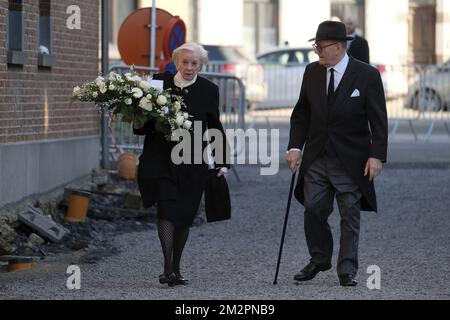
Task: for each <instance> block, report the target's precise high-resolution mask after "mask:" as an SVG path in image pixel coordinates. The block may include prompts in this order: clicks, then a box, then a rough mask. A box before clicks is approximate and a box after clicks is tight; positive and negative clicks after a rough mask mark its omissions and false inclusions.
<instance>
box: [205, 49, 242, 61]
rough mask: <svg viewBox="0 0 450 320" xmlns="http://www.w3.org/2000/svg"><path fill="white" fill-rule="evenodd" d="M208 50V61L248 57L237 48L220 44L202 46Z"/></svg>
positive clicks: (236, 59) (234, 59)
mask: <svg viewBox="0 0 450 320" xmlns="http://www.w3.org/2000/svg"><path fill="white" fill-rule="evenodd" d="M203 47H204V48H205V50H206V51H208V60H209V61H235V62H236V61H248V60H249V59H248V58H247V57H246V56H244V55H243V54H242V53H241V52H240V51H239V50H238V49H236V48H233V47H221V46H211V45H205V46H203Z"/></svg>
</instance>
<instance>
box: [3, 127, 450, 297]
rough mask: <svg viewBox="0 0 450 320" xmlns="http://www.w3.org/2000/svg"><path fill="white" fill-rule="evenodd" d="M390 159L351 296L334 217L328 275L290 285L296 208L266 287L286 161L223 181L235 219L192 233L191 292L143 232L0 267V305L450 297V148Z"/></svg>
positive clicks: (366, 224)
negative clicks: (96, 251) (74, 284)
mask: <svg viewBox="0 0 450 320" xmlns="http://www.w3.org/2000/svg"><path fill="white" fill-rule="evenodd" d="M278 125H279V124H278ZM286 128H287V127H286V125H285V126H283V127H282V129H283V130H284V131H282V134H281V137H282V144H281V145H280V149H281V150H284V148H285V142H286V139H285V137H286V134H285V132H286V131H285V130H286ZM283 132H284V134H283ZM408 146H409V147H408ZM421 148H422V149H423V148H426V150H427V152H430V150H431V152H433V148H434V150H435V151H436V153H439V154H440V155H441V156H440V158H439V159H440V161H439V162H434V161H433V156H432V154H430V153H427V154H422V157H420V159H419V157H418V158H417V159H415V161H414V162H408V161H407V160H408V159H409V157H408V156H407V155H408V153H409V154H415V155H417V154H420V152H421V150H422V149H421ZM390 152H392V154H393V155H394V156H393V158H395V159H398V161H396V162H393V163H391V164H387V165H386V166H385V169H384V171H383V172H382V175H381V176H380V177H379V178H378V179H377V182H376V189H377V193H378V202H379V213H378V214H375V213H368V212H363V213H362V215H361V236H360V251H359V252H360V269H359V273H358V276H357V280H358V282H359V284H358V286H356V287H354V288H344V287H341V286H339V283H338V278H337V274H336V258H337V251H338V238H339V218H338V216H339V214H338V212H337V210H335V212H334V213H333V214H332V216H331V218H330V224H331V226H332V230H333V234H334V238H335V250H334V257H333V268H332V269H331V270H329V271H327V272H322V273H319V274H318V276H317V277H316V278H315V279H313V280H311V281H308V282H305V283H301V284H297V283H296V282H295V281H294V280H293V275H294V274H295V273H297V272H298V271H299V270H300V269H301V268H302V267H303V266H304V265H305V264H306V263H307V262H308V259H309V255H308V251H307V247H306V242H305V239H304V234H303V208H302V207H301V206H300V205H299V204H298V203H297V202H296V201H295V200H293V202H292V206H291V214H290V216H289V223H288V229H287V235H286V240H285V245H284V252H283V258H282V263H281V268H280V273H279V278H278V285H276V286H274V285H273V284H272V282H273V277H274V274H275V267H276V261H277V255H278V248H279V243H280V237H281V231H282V226H283V219H284V211H285V206H286V200H287V193H288V188H289V181H290V178H291V174H290V172H289V171H288V170H287V169H286V167H285V166H284V162H283V161H282V164H281V169H280V172H279V173H278V174H277V175H274V176H260V175H259V167H258V166H242V165H241V166H237V167H236V170H237V172H238V173H239V176H240V178H241V180H242V182H241V183H239V182H237V180H236V179H235V177H234V176H233V174H232V173H231V172H230V173H229V176H228V181H229V184H230V189H231V196H232V205H233V212H232V219H231V220H229V221H226V222H215V223H204V224H201V225H199V226H195V227H193V228H192V229H191V234H190V238H189V240H188V243H187V247H186V250H185V253H184V257H183V259H184V260H183V261H182V265H183V266H184V268H183V271H184V272H183V273H184V275H185V276H186V277H187V278H188V279H190V281H191V284H190V285H188V286H177V287H173V288H169V287H167V286H164V285H160V284H159V283H158V280H157V277H158V275H159V274H160V273H161V272H162V254H161V251H160V246H159V242H158V241H159V240H158V236H157V233H156V230H155V229H152V230H150V229H149V230H148V231H144V232H142V231H141V232H134V233H127V234H122V235H119V236H117V237H115V238H114V240H113V246H114V247H115V248H116V249H117V250H118V254H116V255H113V256H109V257H105V258H104V259H102V260H100V261H97V262H96V263H90V264H87V263H84V264H83V263H80V262H79V261H80V258H81V256H82V254H83V252H82V251H78V252H75V253H73V254H69V255H64V256H54V257H49V258H48V259H46V260H44V261H42V262H40V263H38V264H37V265H36V266H35V267H34V268H33V269H31V270H28V271H21V272H13V273H7V272H5V270H4V269H5V268H3V269H2V270H0V299H151V300H159V299H168V300H178V299H179V300H184V299H225V300H229V299H233V300H234V299H250V300H253V299H269V300H272V299H273V300H278V299H280V300H281V299H283V300H294V299H450V289H449V287H448V284H449V283H450V265H449V263H450V236H449V232H448V230H450V219H449V206H450V200H449V198H448V194H450V186H449V181H450V165H449V163H450V157H447V158H446V157H445V153H446V154H447V155H449V154H450V147H449V144H448V143H442V144H430V143H429V144H421V143H416V144H414V143H410V142H408V143H393V144H391V147H390ZM399 152H401V153H402V155H399V154H398V153H399ZM283 153H284V151H280V154H281V155H283ZM396 153H397V154H396ZM335 207H336V206H335ZM70 264H77V265H79V266H80V268H81V289H80V290H68V289H67V288H66V280H67V277H68V274H66V269H67V267H68V266H69V265H70ZM371 265H377V266H378V267H379V268H380V270H381V288H380V289H379V290H369V289H368V288H367V286H366V282H367V279H368V277H369V276H370V274H368V273H367V272H366V270H367V268H368V267H369V266H371Z"/></svg>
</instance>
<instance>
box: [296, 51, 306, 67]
mask: <svg viewBox="0 0 450 320" xmlns="http://www.w3.org/2000/svg"><path fill="white" fill-rule="evenodd" d="M295 57H296V58H297V61H296V62H297V63H300V64H304V63H306V62H307V61H305V55H304V54H303V52H302V51H295Z"/></svg>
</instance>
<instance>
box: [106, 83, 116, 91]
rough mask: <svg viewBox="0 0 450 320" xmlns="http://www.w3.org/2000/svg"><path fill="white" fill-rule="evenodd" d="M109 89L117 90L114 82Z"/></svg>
mask: <svg viewBox="0 0 450 320" xmlns="http://www.w3.org/2000/svg"><path fill="white" fill-rule="evenodd" d="M108 89H109V90H111V91H113V90H116V86H115V85H113V84H110V85H109V88H108Z"/></svg>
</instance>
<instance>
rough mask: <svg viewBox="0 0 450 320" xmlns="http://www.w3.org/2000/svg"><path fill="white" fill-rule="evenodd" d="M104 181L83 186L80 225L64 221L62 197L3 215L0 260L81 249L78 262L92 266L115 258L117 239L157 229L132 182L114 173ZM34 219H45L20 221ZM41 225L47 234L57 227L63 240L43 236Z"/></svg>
mask: <svg viewBox="0 0 450 320" xmlns="http://www.w3.org/2000/svg"><path fill="white" fill-rule="evenodd" d="M93 176H94V174H93ZM97 178H98V177H97ZM103 180H105V181H101V182H100V183H96V182H95V179H94V178H93V179H92V181H91V184H90V185H89V186H87V187H86V189H87V190H89V191H91V192H90V197H89V207H88V213H87V217H86V218H85V219H84V221H80V222H67V221H64V217H65V216H66V212H67V205H68V201H67V198H66V197H65V196H61V197H59V198H57V199H52V200H51V201H48V202H45V203H41V202H36V203H34V204H33V206H29V207H28V208H27V209H26V211H25V212H21V213H13V212H9V213H4V214H1V215H0V256H8V257H9V256H20V257H23V256H28V257H39V258H41V259H44V258H45V257H46V256H49V255H56V254H62V253H68V252H71V251H74V250H84V251H85V254H83V256H82V261H81V262H82V263H83V262H84V263H95V262H96V261H98V260H99V259H101V258H103V257H106V256H110V255H113V254H116V253H117V249H116V248H114V246H113V239H114V237H115V236H116V235H118V234H122V233H128V232H136V231H146V230H150V229H154V228H155V227H154V224H155V217H156V209H155V208H149V209H144V208H143V207H142V202H141V200H140V197H139V191H138V189H137V185H136V182H135V181H130V180H123V179H119V178H117V177H115V176H114V175H112V174H111V175H109V176H108V178H107V179H103ZM30 212H32V213H30ZM33 214H35V215H36V217H38V218H39V220H43V221H44V220H45V221H44V227H42V226H41V225H39V224H38V223H36V225H33V218H29V220H30V221H31V222H29V221H28V222H27V223H24V222H25V220H24V219H23V217H24V216H27V215H28V216H29V217H31V216H32V215H33ZM35 220H38V219H35ZM45 223H47V225H48V228H49V230H50V231H55V230H56V229H57V228H60V230H57V231H63V232H64V234H63V237H62V239H60V240H58V239H56V238H54V237H50V236H49V233H47V234H46V233H45V232H43V230H42V229H43V228H45ZM41 224H42V223H41Z"/></svg>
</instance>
